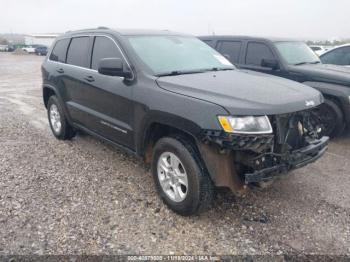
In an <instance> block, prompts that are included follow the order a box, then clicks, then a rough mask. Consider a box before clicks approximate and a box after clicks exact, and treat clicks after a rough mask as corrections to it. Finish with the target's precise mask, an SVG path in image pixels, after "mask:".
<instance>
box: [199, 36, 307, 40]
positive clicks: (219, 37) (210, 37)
mask: <svg viewBox="0 0 350 262" xmlns="http://www.w3.org/2000/svg"><path fill="white" fill-rule="evenodd" d="M198 37H199V38H201V39H213V40H215V39H239V40H262V41H264V40H265V41H266V40H267V41H272V42H283V41H288V42H289V41H290V42H302V40H296V39H291V38H282V37H261V36H244V35H206V36H198Z"/></svg>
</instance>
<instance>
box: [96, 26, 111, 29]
mask: <svg viewBox="0 0 350 262" xmlns="http://www.w3.org/2000/svg"><path fill="white" fill-rule="evenodd" d="M97 29H109V28H108V27H106V26H99V27H97Z"/></svg>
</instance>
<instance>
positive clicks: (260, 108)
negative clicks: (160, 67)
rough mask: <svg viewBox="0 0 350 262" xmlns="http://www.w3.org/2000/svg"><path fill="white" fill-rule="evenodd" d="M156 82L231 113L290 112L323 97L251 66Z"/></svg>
mask: <svg viewBox="0 0 350 262" xmlns="http://www.w3.org/2000/svg"><path fill="white" fill-rule="evenodd" d="M156 82H157V84H158V85H159V86H160V87H161V88H163V89H166V90H168V91H171V92H174V93H178V94H182V95H186V96H190V97H194V98H197V99H201V100H205V101H208V102H211V103H214V104H218V105H220V106H222V107H224V108H225V109H226V110H227V111H228V112H229V113H230V114H232V115H274V114H284V113H291V112H295V111H301V110H304V109H309V108H311V107H312V105H310V104H314V106H317V105H319V104H320V103H321V102H322V101H323V97H322V95H321V94H320V93H319V92H318V91H317V90H315V89H313V88H311V87H308V86H305V85H302V84H299V83H297V82H294V81H290V80H287V79H283V78H279V77H275V76H271V75H267V74H262V73H258V72H253V71H248V70H229V71H218V72H205V73H197V74H185V75H177V76H164V77H159V78H157V79H156ZM312 101H313V102H312Z"/></svg>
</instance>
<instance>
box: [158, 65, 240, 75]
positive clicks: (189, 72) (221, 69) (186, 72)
mask: <svg viewBox="0 0 350 262" xmlns="http://www.w3.org/2000/svg"><path fill="white" fill-rule="evenodd" d="M224 70H234V68H230V67H222V68H220V67H212V68H208V69H198V70H187V71H186V70H174V71H171V72H166V73H161V74H157V75H156V76H158V77H161V76H177V75H186V74H199V73H204V72H210V71H224Z"/></svg>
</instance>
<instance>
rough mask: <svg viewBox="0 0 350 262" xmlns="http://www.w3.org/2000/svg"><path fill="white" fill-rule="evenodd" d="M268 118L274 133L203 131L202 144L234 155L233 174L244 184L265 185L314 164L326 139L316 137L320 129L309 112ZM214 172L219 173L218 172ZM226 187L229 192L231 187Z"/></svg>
mask: <svg viewBox="0 0 350 262" xmlns="http://www.w3.org/2000/svg"><path fill="white" fill-rule="evenodd" d="M269 119H270V122H271V125H272V127H273V134H264V135H261V134H256V135H251V134H250V135H246V134H228V133H224V132H215V131H205V133H204V134H203V141H204V142H205V143H206V144H216V146H217V147H218V148H220V152H221V154H222V155H224V154H233V157H232V159H233V161H234V166H235V169H236V170H235V172H233V173H234V175H238V176H239V177H240V179H241V181H242V182H243V183H244V184H249V183H253V182H256V183H259V182H265V181H269V180H271V179H273V178H275V177H277V176H281V175H284V174H286V173H288V171H290V170H293V169H296V168H300V167H303V166H305V165H307V164H309V163H311V162H314V161H316V160H317V159H319V158H320V157H321V156H322V155H323V154H324V153H325V151H326V150H327V145H328V141H329V138H328V137H322V138H319V136H318V134H319V133H320V132H321V129H320V126H318V125H317V122H316V121H313V119H315V118H314V116H313V111H312V110H305V111H299V112H294V113H290V114H283V115H274V116H269ZM209 165H210V163H209ZM208 169H209V170H210V167H208ZM216 172H220V169H217V170H216ZM231 173H232V172H231ZM231 175H232V174H231ZM214 176H217V174H216V175H214ZM219 176H220V174H219ZM214 182H215V179H214ZM229 187H231V189H232V186H229Z"/></svg>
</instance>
